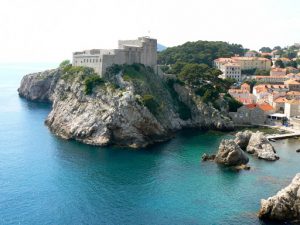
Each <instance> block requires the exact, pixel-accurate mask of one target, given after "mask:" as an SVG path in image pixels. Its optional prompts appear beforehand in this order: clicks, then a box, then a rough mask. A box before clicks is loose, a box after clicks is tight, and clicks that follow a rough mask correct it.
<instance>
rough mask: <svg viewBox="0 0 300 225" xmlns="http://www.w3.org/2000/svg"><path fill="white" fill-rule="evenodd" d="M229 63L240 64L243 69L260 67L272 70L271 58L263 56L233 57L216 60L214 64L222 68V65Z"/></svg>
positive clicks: (260, 68)
mask: <svg viewBox="0 0 300 225" xmlns="http://www.w3.org/2000/svg"><path fill="white" fill-rule="evenodd" d="M227 63H234V64H238V65H239V66H240V68H241V70H250V69H259V70H270V69H271V60H269V59H266V58H262V57H231V58H218V59H216V60H214V66H215V67H216V68H218V69H220V70H221V67H222V65H225V64H227Z"/></svg>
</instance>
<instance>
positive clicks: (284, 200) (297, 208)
mask: <svg viewBox="0 0 300 225" xmlns="http://www.w3.org/2000/svg"><path fill="white" fill-rule="evenodd" d="M258 216H259V218H261V219H269V220H278V221H289V222H300V173H298V174H297V175H296V176H295V178H294V179H293V181H292V183H291V184H290V185H289V186H287V187H286V188H284V189H282V190H281V191H279V192H278V193H277V194H276V195H275V196H273V197H270V198H268V199H267V200H265V199H262V200H261V208H260V211H259V215H258Z"/></svg>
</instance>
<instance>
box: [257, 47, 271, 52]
mask: <svg viewBox="0 0 300 225" xmlns="http://www.w3.org/2000/svg"><path fill="white" fill-rule="evenodd" d="M259 51H260V52H267V53H271V52H272V49H271V48H269V47H262V48H261V49H259Z"/></svg>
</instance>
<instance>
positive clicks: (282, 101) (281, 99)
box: [274, 97, 287, 103]
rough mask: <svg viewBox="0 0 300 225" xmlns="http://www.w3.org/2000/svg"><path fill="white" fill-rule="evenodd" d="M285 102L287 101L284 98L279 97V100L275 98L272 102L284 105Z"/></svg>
mask: <svg viewBox="0 0 300 225" xmlns="http://www.w3.org/2000/svg"><path fill="white" fill-rule="evenodd" d="M286 101H287V99H286V98H284V97H279V98H277V99H276V100H275V101H274V102H276V103H284V102H286Z"/></svg>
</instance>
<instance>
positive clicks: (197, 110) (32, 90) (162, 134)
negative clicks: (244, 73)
mask: <svg viewBox="0 0 300 225" xmlns="http://www.w3.org/2000/svg"><path fill="white" fill-rule="evenodd" d="M135 73H142V74H143V77H142V78H139V79H137V78H128V77H126V78H127V79H123V76H124V74H122V71H118V73H115V74H113V76H112V77H114V79H113V80H112V79H107V80H100V79H99V77H97V76H96V75H95V74H94V73H93V72H92V71H91V70H89V69H88V68H74V67H71V68H68V70H66V69H62V68H59V69H54V70H47V71H44V72H40V73H35V74H29V75H26V76H25V77H24V78H23V79H22V82H21V85H20V88H19V89H18V92H19V95H20V96H21V97H24V98H26V99H28V100H32V101H40V102H51V103H52V104H53V107H52V111H51V112H50V114H49V116H48V117H47V119H46V124H47V126H48V127H49V128H50V130H51V131H52V132H54V133H55V134H56V135H58V136H59V137H61V138H64V139H74V140H77V141H80V142H83V143H86V144H91V145H96V146H105V145H118V146H127V147H132V148H139V147H146V146H148V145H151V144H153V143H156V142H161V141H165V140H167V139H170V138H171V137H172V136H173V134H174V132H176V131H179V130H181V129H183V128H199V129H217V130H231V129H233V123H232V122H231V120H230V119H229V118H228V117H227V116H226V115H225V114H223V113H221V112H220V111H218V110H216V109H215V108H214V107H212V106H211V105H210V104H204V103H203V102H202V101H201V100H200V99H199V97H197V96H196V95H194V94H193V93H191V91H190V90H189V88H188V87H186V86H185V85H182V84H178V83H176V82H173V83H172V85H169V83H167V82H166V81H165V80H164V79H163V78H161V77H159V76H158V75H156V74H155V73H154V72H153V71H151V70H150V69H149V68H146V67H144V66H141V65H140V66H139V68H137V71H135ZM88 81H91V84H92V86H91V88H90V86H88V87H89V88H90V89H89V92H87V85H88V84H90V83H88ZM93 82H94V83H93ZM167 84H168V86H167ZM166 86H167V87H168V88H166ZM182 109H184V110H185V111H183V110H182ZM186 111H187V112H188V113H186Z"/></svg>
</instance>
